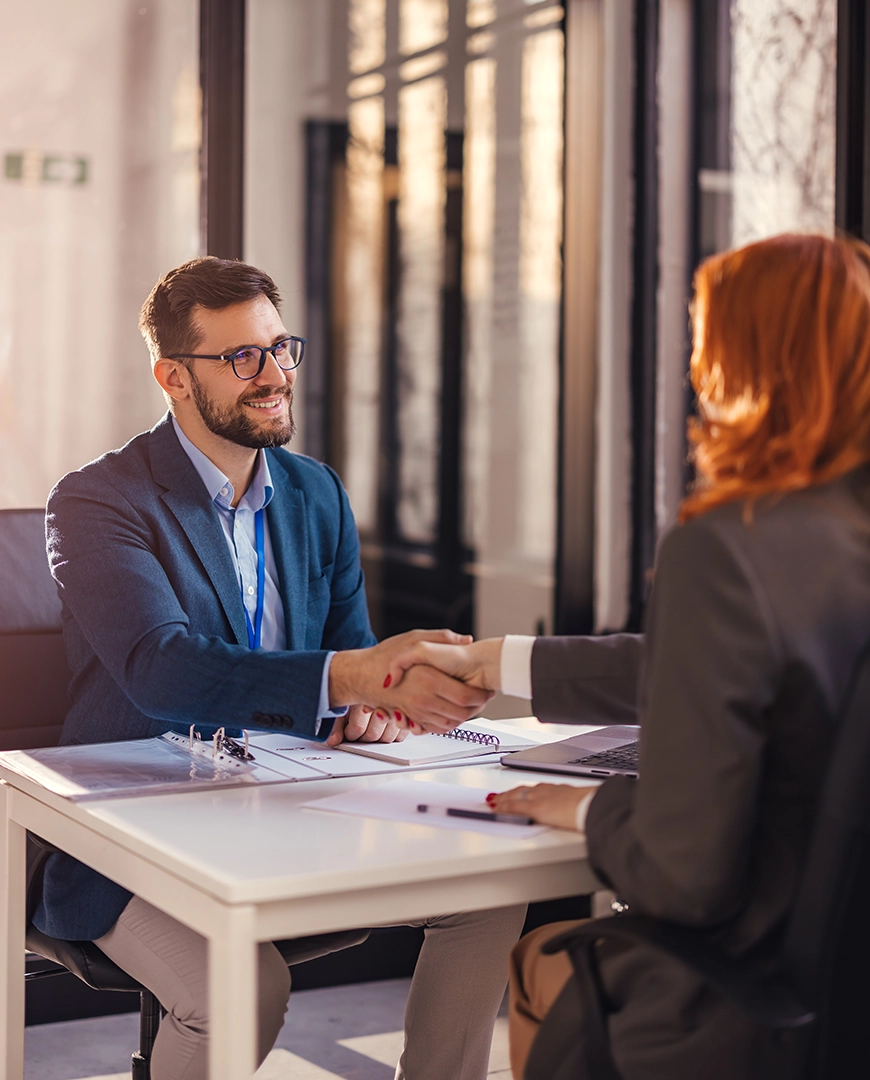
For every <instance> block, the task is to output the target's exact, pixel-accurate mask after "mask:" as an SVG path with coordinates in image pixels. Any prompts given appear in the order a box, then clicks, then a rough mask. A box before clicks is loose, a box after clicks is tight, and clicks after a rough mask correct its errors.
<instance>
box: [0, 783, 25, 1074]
mask: <svg viewBox="0 0 870 1080" xmlns="http://www.w3.org/2000/svg"><path fill="white" fill-rule="evenodd" d="M10 794H11V793H10V791H9V788H8V787H7V786H6V785H5V784H2V783H0V980H2V981H0V1071H2V1075H3V1077H4V1078H5V1080H23V1077H24V903H25V901H24V885H25V856H24V838H25V831H24V829H23V828H22V827H21V826H20V825H19V824H18V823H17V822H15V821H12V820H11V819H10V818H9V812H8V805H9V799H10Z"/></svg>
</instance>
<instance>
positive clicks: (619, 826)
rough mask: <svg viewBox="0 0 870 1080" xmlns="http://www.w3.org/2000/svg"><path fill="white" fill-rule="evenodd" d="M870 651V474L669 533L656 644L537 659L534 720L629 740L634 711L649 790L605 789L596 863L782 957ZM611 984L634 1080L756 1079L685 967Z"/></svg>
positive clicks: (608, 966)
mask: <svg viewBox="0 0 870 1080" xmlns="http://www.w3.org/2000/svg"><path fill="white" fill-rule="evenodd" d="M868 639H870V470H868V468H861V469H858V470H855V471H854V472H852V473H850V474H849V475H847V476H846V477H844V478H842V479H841V480H839V481H836V482H834V483H832V484H828V485H825V486H823V487H818V488H813V489H810V490H808V491H803V492H799V493H793V494H789V495H785V496H782V497H781V498H779V499H777V500H767V501H765V502H764V503H761V504H757V505H756V506H755V509H754V512H753V518H752V522H751V523H750V524H747V523H745V522H744V520H743V506H742V504H739V505H738V504H732V505H728V506H724V507H720V508H718V509H716V510H713V511H711V512H710V513H707V514H705V515H703V516H702V517H700V518H696V519H695V520H693V521H691V522H690V523H688V524H686V525H684V526H681V527H678V528H675V529H674V530H673V531H672V532H671V533H670V534H668V536H667V537H666V538H665V539H664V541H663V542H662V545H661V547H660V550H659V555H658V560H657V567H656V576H655V582H654V587H653V592H652V597H651V602H650V606H649V611H648V618H647V625H646V637H645V640H643V639H638V638H634V637H630V636H627V635H617V636H615V637H612V638H604V639H598V640H596V639H589V638H587V639H583V638H578V639H573V640H572V639H564V638H562V639H540V640H539V641H538V642H537V643H536V645H535V648H534V652H533V656H532V684H533V690H534V699H533V708H534V711H535V714H536V715H537V716H538V717H539V718H540V719H541V720H563V721H564V720H567V719H569V717H573V719H575V721H576V720H585V719H586V718H587V716H592V717H594V718H595V719H596V720H602V721H606V720H610V721H613V722H625V721H626V720H627V719H629V718H630V716H631V702H632V698H633V697H634V695H635V694H636V695H637V696H636V699H635V700H636V717H637V722H639V723H640V724H641V728H642V735H641V744H640V779H639V780H638V781H631V780H628V779H624V778H616V779H613V780H609V781H607V782H606V783H605V784H604V785H603V786H602V787H601V789H600V791H599V792H598V794H597V795H596V796H595V798H594V800H593V802H592V804H591V807H590V811H589V816H588V819H587V835H588V843H589V855H590V859H591V861H592V864H593V865H594V867H595V869H596V871H597V872H598V874H599V875H600V876H601V878H602V879H603V880H604V881H605V882H607V883H609V884H610V885H611V886H612V888H613V889H615V890H616V892H617V893H618V894H619V895H620V896H621V897H622V898H624V899H625V900H627V901H628V903H629V904H630V905H631V907H632V909H633V910H636V911H642V912H648V913H650V914H653V915H657V916H660V917H662V918H666V919H672V920H676V921H678V922H682V923H686V924H689V925H693V926H711V927H720V928H721V931H720V932H721V936H722V938H723V940H724V941H725V942H726V943H727V944H728V945H729V946H730V947H731V948H732V949H734V950H737V951H746V950H749V949H764V948H767V947H770V946H771V945H772V944H773V943H774V942H775V940H776V935H777V932H778V930H779V929H780V928H781V927H782V925H783V920H784V919H785V916H786V914H787V912H788V910H789V907H790V904H791V903H792V899H793V897H794V893H795V889H796V886H797V884H798V881H799V876H800V872H801V866H802V861H803V857H804V853H805V847H806V843H807V840H808V837H809V832H810V828H811V824H812V820H813V812H814V808H815V804H816V799H817V796H818V793H819V788H820V783H821V780H822V774H823V770H824V767H825V763H826V761H827V758H828V755H829V753H830V749H831V746H832V741H833V739H834V736H835V733H836V732H835V718H836V714H837V711H838V709H839V707H840V705H841V703H842V701H843V696H844V692H845V690H846V687H847V683H848V679H849V674H850V671H851V669H852V666H853V663H854V661H855V659H856V657H857V655H858V653H859V652H860V650H861V648H862V647H863V646H864V645H865V644H866V642H867V641H868ZM587 703H588V706H589V707H588V709H587ZM608 710H610V715H609V716H608ZM604 975H605V982H606V985H607V989H608V991H609V993H610V995H611V997H612V999H613V1004H614V1007H615V1009H616V1012H615V1014H614V1016H613V1019H612V1029H613V1034H614V1037H615V1042H616V1046H617V1050H618V1054H619V1064H620V1068H621V1071H622V1072H623V1075H624V1076H625V1077H626V1080H630V1078H633V1077H635V1076H637V1077H643V1080H658V1078H659V1077H661V1080H665V1078H667V1080H679V1078H682V1077H685V1078H686V1080H688V1078H689V1077H698V1076H704V1077H705V1080H706V1078H713V1077H722V1078H726V1077H729V1078H730V1077H740V1078H741V1080H743V1078H744V1077H749V1076H752V1075H755V1074H754V1073H753V1071H752V1069H753V1065H752V1064H751V1062H752V1060H754V1059H753V1058H752V1054H751V1052H750V1051H752V1049H753V1047H755V1048H757V1045H758V1040H759V1039H761V1040H762V1041H763V1036H762V1035H761V1034H760V1033H759V1032H757V1031H754V1030H753V1029H752V1028H751V1027H750V1026H749V1025H748V1024H747V1022H746V1021H745V1020H744V1018H743V1017H742V1016H741V1015H740V1014H739V1013H738V1012H737V1010H736V1007H730V1006H726V1005H724V1003H721V1002H719V1001H718V1000H716V999H715V998H714V997H713V995H712V993H711V992H710V991H708V990H707V988H706V987H704V986H703V984H702V983H700V981H699V980H697V979H695V978H694V977H692V976H690V975H689V974H688V973H687V972H686V971H685V970H684V969H682V968H680V967H679V965H677V964H676V963H675V962H669V961H664V959H663V958H662V957H660V956H659V955H658V954H655V953H654V952H653V951H652V950H646V949H640V948H636V949H631V950H628V951H627V952H624V953H622V954H621V955H620V956H618V957H615V956H614V957H611V958H610V960H609V961H608V962H606V963H605V965H604ZM767 1068H768V1072H769V1075H771V1076H772V1075H775V1074H776V1068H777V1066H776V1065H769V1066H768V1067H767ZM783 1075H788V1069H787V1068H786V1070H785V1072H784V1073H783Z"/></svg>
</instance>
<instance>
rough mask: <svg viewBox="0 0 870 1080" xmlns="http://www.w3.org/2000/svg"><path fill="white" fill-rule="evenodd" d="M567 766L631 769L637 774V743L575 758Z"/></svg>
mask: <svg viewBox="0 0 870 1080" xmlns="http://www.w3.org/2000/svg"><path fill="white" fill-rule="evenodd" d="M569 764H570V765H592V766H598V767H599V768H605V769H631V770H633V771H634V772H637V765H638V760H637V743H626V745H625V746H616V747H614V748H613V750H602V751H601V752H600V753H598V754H587V755H586V756H585V757H580V758H575V759H574V761H571V762H569Z"/></svg>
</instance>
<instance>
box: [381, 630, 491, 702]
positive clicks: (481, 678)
mask: <svg viewBox="0 0 870 1080" xmlns="http://www.w3.org/2000/svg"><path fill="white" fill-rule="evenodd" d="M503 641H504V638H484V640H483V641H475V642H471V641H469V642H468V644H458V643H457V644H449V643H444V644H442V643H440V642H435V641H422V640H421V641H415V642H412V643H409V644H408V646H407V647H406V648H404V649H402V650H400V651H399V652H397V653H396V654H395V655H394V656H393V658H392V661H391V663H390V671H389V674H390V683H391V685H393V686H398V684H399V683H400V682H401V681H402V678H403V677H404V675H405V672H406V671H408V670H409V669H410V668H412V667H414V666H416V665H418V664H425V665H427V666H428V667H433V668H437V669H438V670H439V671H443V672H444V674H445V675H450V676H451V678H454V679H459V680H461V681H462V682H464V683H467V684H468V685H469V686H476V687H478V688H479V689H481V690H490V691H493V690H500V689H501V646H502V642H503Z"/></svg>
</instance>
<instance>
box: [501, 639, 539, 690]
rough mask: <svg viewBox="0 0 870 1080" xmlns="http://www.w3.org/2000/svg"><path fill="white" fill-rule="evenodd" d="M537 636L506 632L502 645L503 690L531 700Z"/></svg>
mask: <svg viewBox="0 0 870 1080" xmlns="http://www.w3.org/2000/svg"><path fill="white" fill-rule="evenodd" d="M534 645H535V638H534V637H532V636H530V635H526V634H506V635H505V639H504V641H503V642H502V646H501V664H500V678H501V692H502V693H503V694H510V695H511V697H521V698H527V699H528V700H531V697H532V649H533V648H534Z"/></svg>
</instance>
